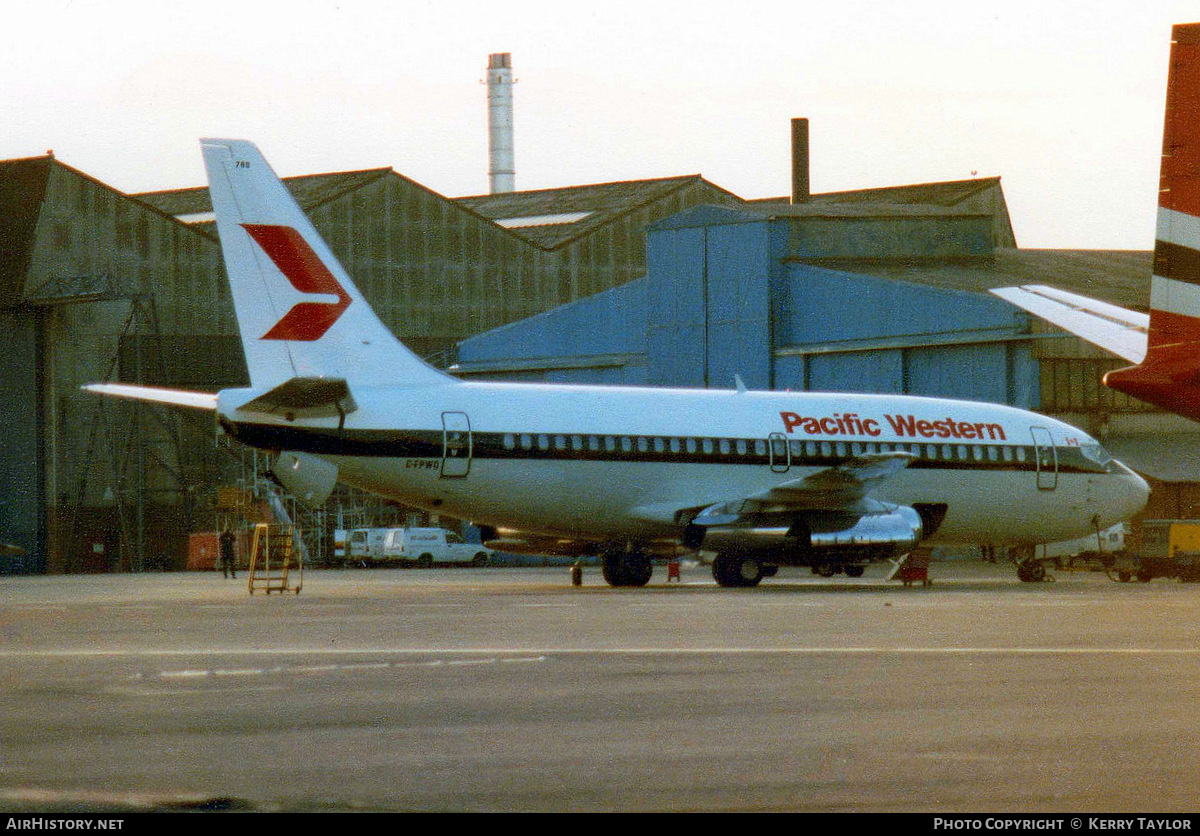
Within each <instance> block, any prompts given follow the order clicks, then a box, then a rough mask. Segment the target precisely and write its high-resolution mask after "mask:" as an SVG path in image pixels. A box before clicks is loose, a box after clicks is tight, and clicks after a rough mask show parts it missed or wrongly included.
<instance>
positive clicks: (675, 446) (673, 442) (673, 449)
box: [671, 438, 683, 453]
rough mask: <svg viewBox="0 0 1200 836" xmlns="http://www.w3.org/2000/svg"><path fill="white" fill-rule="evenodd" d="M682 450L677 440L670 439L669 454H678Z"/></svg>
mask: <svg viewBox="0 0 1200 836" xmlns="http://www.w3.org/2000/svg"><path fill="white" fill-rule="evenodd" d="M682 449H683V448H682V447H680V446H679V439H678V438H672V439H671V452H672V453H678V452H679V451H680V450H682Z"/></svg>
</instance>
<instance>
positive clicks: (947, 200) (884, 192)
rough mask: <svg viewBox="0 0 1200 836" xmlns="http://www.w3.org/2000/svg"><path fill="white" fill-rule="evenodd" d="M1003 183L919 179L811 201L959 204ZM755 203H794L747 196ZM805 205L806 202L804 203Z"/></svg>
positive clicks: (822, 195) (824, 195) (819, 196)
mask: <svg viewBox="0 0 1200 836" xmlns="http://www.w3.org/2000/svg"><path fill="white" fill-rule="evenodd" d="M999 184H1000V178H999V177H976V178H972V179H970V180H947V181H945V182H942V183H917V184H913V185H910V186H883V187H881V188H876V189H852V190H850V191H841V192H822V193H820V194H813V195H810V196H809V199H808V203H810V204H812V203H878V204H889V205H895V204H905V203H919V204H924V205H927V206H947V207H949V206H957V205H958V204H960V203H962V202H963V201H964V200H966V199H967V198H969V197H974V196H975V195H977V194H980V193H982V192H986V191H988V190H989V189H992V188H995V187H996V186H998V185H999ZM746 202H747V203H749V204H751V205H754V206H760V205H762V206H766V205H777V204H781V203H783V204H789V205H790V204H791V198H787V197H764V198H757V199H755V200H748V201H746ZM801 205H803V204H801Z"/></svg>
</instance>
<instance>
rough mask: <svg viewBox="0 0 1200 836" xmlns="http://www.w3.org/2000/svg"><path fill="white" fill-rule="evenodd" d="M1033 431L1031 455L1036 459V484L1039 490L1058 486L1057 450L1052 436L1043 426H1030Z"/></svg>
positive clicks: (1048, 489) (1052, 488)
mask: <svg viewBox="0 0 1200 836" xmlns="http://www.w3.org/2000/svg"><path fill="white" fill-rule="evenodd" d="M1029 431H1030V432H1031V433H1033V455H1034V458H1035V459H1036V460H1037V486H1038V490H1040V491H1052V490H1054V489H1055V488H1056V487H1058V450H1056V449H1055V447H1054V437H1053V436H1052V435H1051V434H1050V430H1048V429H1046V428H1045V427H1030V428H1029Z"/></svg>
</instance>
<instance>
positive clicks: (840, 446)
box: [837, 441, 846, 456]
mask: <svg viewBox="0 0 1200 836" xmlns="http://www.w3.org/2000/svg"><path fill="white" fill-rule="evenodd" d="M837 454H838V455H839V456H845V455H846V442H844V441H839V442H838V443H837Z"/></svg>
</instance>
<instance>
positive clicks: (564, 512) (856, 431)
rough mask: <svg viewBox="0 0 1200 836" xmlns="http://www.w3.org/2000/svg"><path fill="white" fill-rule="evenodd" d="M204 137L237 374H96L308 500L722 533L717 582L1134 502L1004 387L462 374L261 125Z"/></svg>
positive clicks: (665, 546)
mask: <svg viewBox="0 0 1200 836" xmlns="http://www.w3.org/2000/svg"><path fill="white" fill-rule="evenodd" d="M201 144H202V147H203V152H204V162H205V166H206V168H207V171H208V179H209V187H210V191H211V194H212V202H213V208H214V210H215V212H216V218H217V228H218V232H219V234H220V238H221V246H222V250H223V252H224V256H225V264H226V267H227V270H228V274H229V280H230V286H231V288H232V293H233V301H234V306H235V309H236V312H237V318H238V325H239V328H240V330H241V335H242V342H243V345H244V348H245V351H246V361H247V366H248V367H249V370H250V379H251V385H250V387H249V388H247V389H227V390H223V391H221V392H220V393H219V394H216V395H212V394H204V393H195V392H181V391H176V390H165V389H152V388H147V387H139V386H131V385H125V384H93V385H90V386H88V387H87V388H89V389H91V390H92V391H96V392H101V393H104V394H109V395H116V396H122V397H132V398H138V399H142V400H149V401H155V402H159V403H167V404H175V405H178V406H185V407H193V408H200V409H207V410H213V411H215V412H216V414H217V418H218V420H219V421H220V423H221V426H222V427H224V429H225V431H226V432H227V433H228V434H229V435H230V436H232V437H233V438H235V439H237V440H239V441H241V442H243V443H245V444H248V445H251V446H254V447H257V448H260V449H264V450H271V451H277V452H278V459H277V460H276V463H275V465H274V472H275V474H276V475H277V476H278V477H279V479H280V481H281V482H282V483H283V484H284V485H285V486H286V487H287V488H288V489H289V490H291V491H292V492H293V493H295V494H296V495H297V496H299V497H300V498H302V499H304V500H306V501H307V502H309V503H313V504H319V503H321V502H323V501H324V500H325V498H327V497H328V495H329V493H330V491H331V490H332V489H333V486H334V484H335V482H336V481H337V480H342V481H344V482H345V483H347V484H350V485H354V486H357V487H359V488H362V489H364V490H367V491H372V492H375V493H378V494H382V495H384V496H387V497H389V498H391V499H394V500H397V501H399V502H402V503H404V504H407V505H411V506H416V507H420V508H425V509H428V510H430V511H436V512H438V513H440V514H444V515H447V516H451V517H456V518H461V519H466V520H472V521H474V522H475V523H476V524H478V525H480V526H482V527H483V528H484V530H485V532H486V534H487V540H488V544H489V545H492V546H495V547H496V548H500V549H504V550H507V551H528V552H541V553H554V554H596V553H599V554H602V555H603V557H604V576H605V579H606V580H607V581H608V582H609V583H610V584H612V585H614V586H642V585H644V584H646V583H647V582H648V581H649V579H650V577H651V573H652V565H653V563H652V558H653V557H654V556H655V555H661V554H676V553H678V552H679V550H687V549H692V550H695V549H704V550H706V551H709V552H715V553H716V554H717V557H716V559H715V560H714V562H713V574H714V576H715V578H716V580H717V582H718V583H719V584H720V585H722V586H752V585H755V584H757V583H758V582H759V581H760V580H761V579H762V578H763V577H764V576H765V575H769V574H771V573H772V572H773V570H774V569H775V568H776V567H778V566H779V565H781V564H782V565H807V566H812V567H813V568H814V570H815V571H820V572H821V573H822V574H832V573H834V572H837V571H845V572H847V573H848V574H852V575H857V574H861V573H862V568H863V565H864V564H865V563H866V562H868V561H870V560H881V559H891V558H895V557H898V556H901V555H904V554H906V553H908V552H910V551H912V550H913V549H914V548H915V547H916V546H917V545H918V544H922V543H932V542H954V543H966V544H972V545H975V544H984V545H996V546H999V545H1010V546H1019V547H1026V548H1027V549H1028V552H1029V554H1030V555H1032V548H1031V547H1032V545H1033V544H1035V543H1039V542H1048V541H1054V540H1060V539H1066V538H1072V537H1077V536H1080V535H1083V534H1086V533H1089V532H1095V531H1097V530H1098V529H1103V528H1106V527H1108V526H1109V525H1112V524H1113V523H1116V522H1119V521H1122V520H1125V519H1127V518H1128V517H1130V516H1131V515H1133V514H1135V513H1136V512H1137V511H1138V510H1140V509H1141V508H1142V506H1143V505H1144V504H1145V502H1146V498H1147V487H1146V483H1145V482H1144V481H1143V480H1142V479H1141V478H1140V477H1139V476H1137V475H1136V474H1134V473H1133V472H1132V471H1130V470H1128V469H1127V468H1126V467H1124V466H1123V465H1121V464H1120V463H1119V462H1117V461H1114V460H1113V459H1112V458H1111V457H1109V456H1108V455H1107V454H1106V453H1105V452H1104V450H1103V449H1102V448H1101V446H1100V445H1099V444H1098V443H1096V441H1095V440H1093V439H1091V438H1089V437H1088V436H1087V435H1086V434H1084V433H1083V432H1081V431H1079V430H1077V429H1075V428H1074V427H1071V426H1068V425H1066V424H1063V423H1060V422H1058V421H1055V420H1053V419H1051V418H1047V417H1045V416H1041V415H1036V414H1034V413H1030V412H1025V411H1023V410H1020V409H1015V408H1011V407H1006V406H993V405H988V404H981V403H971V402H965V401H955V400H943V399H935V398H916V397H901V396H892V395H847V394H814V393H783V392H748V391H744V389H743V388H742V387H740V386H739V387H738V389H737V390H732V391H715V390H690V389H687V390H685V389H653V388H635V387H608V386H556V385H539V384H508V383H476V382H463V381H460V380H457V379H455V378H453V377H450V376H448V375H446V374H443V373H442V372H440V371H438V370H436V369H434V368H432V367H430V366H428V365H426V364H425V363H424V362H422V361H421V360H420V359H419V358H418V357H417V356H416V355H414V354H413V353H412V352H411V351H409V350H408V349H407V348H406V347H405V346H404V345H402V344H401V343H400V342H399V341H398V340H397V339H396V338H395V337H394V336H393V335H392V334H391V332H389V331H388V329H387V328H386V327H385V326H384V325H383V323H382V322H381V321H380V320H379V319H378V318H377V317H376V316H375V314H374V313H373V312H372V310H371V308H370V307H369V306H368V305H367V302H366V300H365V299H364V298H363V297H362V295H361V294H360V292H359V291H358V289H357V288H356V287H355V286H354V284H353V283H352V282H351V281H350V278H349V277H348V276H347V275H346V273H345V271H344V270H343V268H342V267H341V265H340V264H339V263H338V261H337V259H336V258H334V256H333V253H332V252H331V251H330V249H329V248H328V246H326V244H325V242H324V241H323V240H322V239H321V238H320V236H319V235H318V234H317V232H316V230H315V229H314V228H313V226H312V224H311V223H310V222H309V220H308V218H307V217H306V216H305V215H304V213H303V212H302V211H301V210H300V208H299V207H298V206H297V205H296V202H295V201H294V200H293V199H292V197H291V195H290V194H289V193H288V192H287V190H286V189H285V188H284V186H283V185H282V183H280V181H279V179H278V178H277V177H276V176H275V173H274V172H273V171H272V170H271V168H270V166H269V165H268V164H267V162H266V160H264V159H263V157H262V156H261V155H260V154H259V152H258V149H257V148H256V147H255V146H254V145H252V144H250V143H248V142H244V141H239V140H219V139H210V140H203V141H202V143H201ZM1019 568H1020V571H1021V576H1022V578H1024V579H1027V580H1032V579H1035V578H1036V577H1038V576H1039V574H1038V569H1039V567H1038V566H1037V565H1036V564H1034V563H1032V561H1030V562H1028V563H1024V564H1022V565H1021V566H1020V567H1019Z"/></svg>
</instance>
